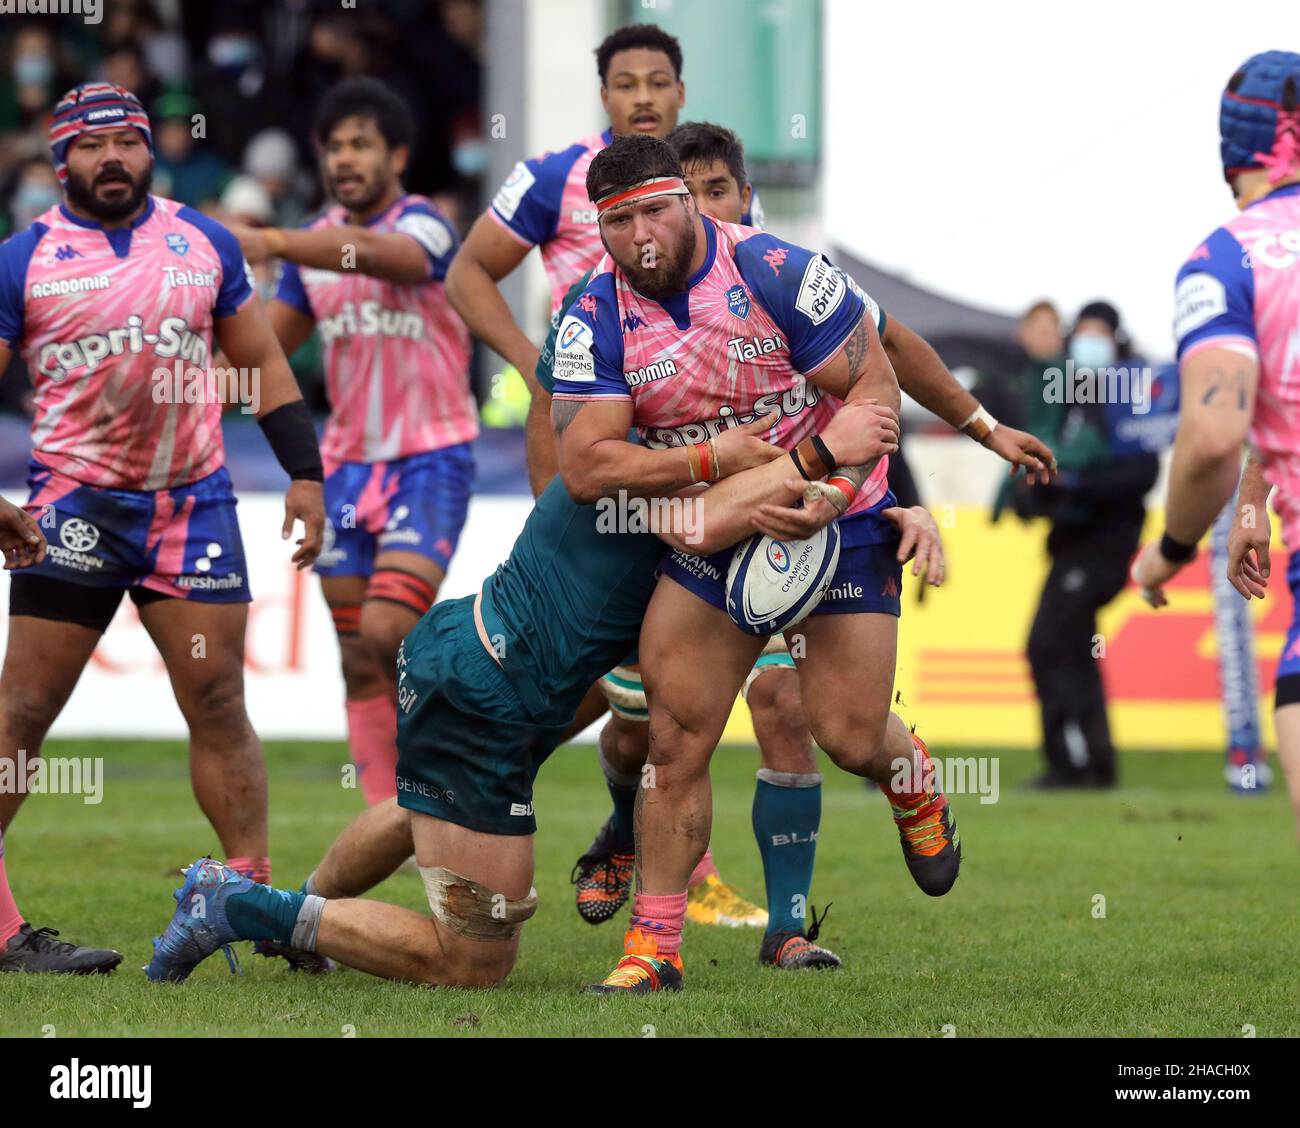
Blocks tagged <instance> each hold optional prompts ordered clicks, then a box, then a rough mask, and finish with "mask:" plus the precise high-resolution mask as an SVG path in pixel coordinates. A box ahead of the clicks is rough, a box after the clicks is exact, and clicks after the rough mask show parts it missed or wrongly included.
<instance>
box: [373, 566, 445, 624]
mask: <svg viewBox="0 0 1300 1128" xmlns="http://www.w3.org/2000/svg"><path fill="white" fill-rule="evenodd" d="M437 594H438V589H437V588H436V587H434V586H433V584H431V583H429V581H428V580H426V579H425V578H424V577H423V576H417V575H416V574H415V573H414V572H407V571H405V570H404V569H402V568H380V569H378V570H377V571H376V572H375V574H374V575H373V576H371V577H370V584H369V585H368V586H367V587H366V598H367V599H379V600H383V602H385V603H396V604H397V605H398V606H399V607H405V608H406V609H407V610H408V611H414V612H415V613H416V614H417V615H420V616H423V615H424V613H425V612H426V611H427V610H429V608H430V607H432V606H433V600H434V597H435V596H436V595H437Z"/></svg>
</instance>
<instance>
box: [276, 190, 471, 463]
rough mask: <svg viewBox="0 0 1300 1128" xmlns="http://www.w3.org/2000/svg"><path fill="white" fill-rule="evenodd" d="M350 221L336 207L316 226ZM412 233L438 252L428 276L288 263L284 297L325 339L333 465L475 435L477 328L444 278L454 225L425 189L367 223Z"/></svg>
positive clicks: (326, 450) (327, 442)
mask: <svg viewBox="0 0 1300 1128" xmlns="http://www.w3.org/2000/svg"><path fill="white" fill-rule="evenodd" d="M346 223H348V217H347V211H346V210H345V209H344V208H342V207H332V208H330V209H329V210H328V211H326V212H325V213H324V214H323V215H321V216H320V217H319V218H317V219H316V220H315V221H314V222H312V223H310V224H308V230H316V229H319V228H321V227H337V226H339V225H342V224H346ZM367 226H369V227H371V228H373V229H374V230H377V231H400V232H401V233H402V234H404V235H409V236H410V237H411V238H413V239H414V240H415V241H416V242H417V243H419V244H420V246H421V247H423V248H424V251H425V253H426V254H427V255H428V258H429V277H428V280H427V281H426V282H423V283H419V284H415V285H412V284H409V283H403V282H388V281H385V280H384V279H382V278H371V277H369V276H367V275H364V274H359V273H356V272H346V273H338V272H335V271H332V270H316V269H313V268H311V267H299V266H296V265H294V264H293V263H285V264H284V267H283V269H282V271H281V274H280V282H279V286H278V287H277V289H276V295H275V296H276V299H277V300H279V301H282V302H286V303H288V304H289V305H291V306H293V307H294V308H295V309H297V310H301V311H302V312H303V313H305V314H306V315H307V316H308V317H311V318H313V319H314V320H315V322H316V327H317V329H318V330H319V331H320V334H321V339H322V340H323V342H324V345H325V382H326V389H327V391H328V393H329V400H330V418H329V422H328V423H327V424H326V427H325V435H324V438H323V440H322V441H321V454H322V456H323V457H324V458H325V459H326V460H327V461H330V462H336V463H337V462H388V461H391V460H393V459H395V458H405V457H407V456H408V455H412V454H422V453H424V452H426V451H431V450H440V449H442V448H443V447H449V446H455V445H457V444H458V443H467V442H471V441H473V439H474V438H475V437H476V436H477V435H478V411H477V408H476V407H475V404H474V397H473V395H472V394H471V393H470V387H469V357H470V340H469V330H468V329H467V328H466V326H465V323H464V322H463V321H461V319H460V316H459V315H458V314H457V313H456V311H455V310H454V309H452V307H451V302H449V301H448V300H447V291H446V287H445V286H444V285H443V279H444V278H446V276H447V268H448V266H450V265H451V260H452V258H453V257H454V256H455V254H456V248H457V239H456V233H455V231H454V229H453V228H452V226H451V224H450V223H448V222H447V220H446V219H445V218H444V217H443V216H442V215H441V213H439V212H438V210H437V209H436V208H435V207H434V206H433V205H432V204H431V203H430V202H429V201H428V200H426V199H425V198H424V197H423V196H403V197H402V198H401V199H399V200H396V201H395V202H394V203H393V206H392V207H390V208H389V209H388V210H387V211H385V212H384V213H383V214H382V215H378V216H376V217H375V218H374V219H373V220H371V221H370V223H369V224H368V225H367Z"/></svg>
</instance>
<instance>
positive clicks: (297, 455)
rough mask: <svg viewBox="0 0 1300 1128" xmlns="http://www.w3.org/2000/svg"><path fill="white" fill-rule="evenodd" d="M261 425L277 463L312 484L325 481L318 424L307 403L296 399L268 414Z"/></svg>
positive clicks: (291, 474) (296, 476) (260, 421)
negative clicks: (317, 440) (317, 429)
mask: <svg viewBox="0 0 1300 1128" xmlns="http://www.w3.org/2000/svg"><path fill="white" fill-rule="evenodd" d="M257 422H258V425H259V426H260V427H261V428H262V434H264V435H265V436H266V441H267V442H268V443H270V444H271V450H272V451H273V452H274V454H275V457H276V460H277V461H278V462H279V463H280V465H281V466H282V467H284V472H285V473H286V474H288V475H289V477H290V478H293V479H295V480H302V481H308V482H323V481H324V480H325V469H324V467H323V466H322V465H321V460H320V444H319V443H317V442H316V425H315V424H314V423H313V422H312V421H311V412H310V411H309V410H308V409H307V405H306V403H304V402H303V401H302V400H300V399H298V400H292V401H290V402H289V403H286V404H282V405H281V406H280V407H277V408H276V409H275V410H274V411H268V412H267V413H266V414H265V415H263V416H262V417H261V418H260V419H259V420H258V421H257Z"/></svg>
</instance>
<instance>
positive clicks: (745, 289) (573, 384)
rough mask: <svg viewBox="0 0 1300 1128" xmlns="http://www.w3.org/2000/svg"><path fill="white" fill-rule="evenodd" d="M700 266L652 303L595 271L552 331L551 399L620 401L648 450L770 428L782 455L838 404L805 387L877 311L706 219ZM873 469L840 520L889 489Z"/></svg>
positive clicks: (765, 241)
mask: <svg viewBox="0 0 1300 1128" xmlns="http://www.w3.org/2000/svg"><path fill="white" fill-rule="evenodd" d="M703 220H704V231H705V236H706V238H707V240H708V248H707V254H706V256H705V259H704V263H703V265H702V266H701V267H700V269H699V270H698V271H697V272H696V274H695V275H694V276H693V277H692V278H691V279H690V280H689V281H688V283H687V289H686V290H685V291H683V292H682V293H680V294H675V295H673V296H672V298H671V299H670V300H669V301H668V302H667V304H660V303H659V302H658V301H656V300H654V299H653V298H647V297H645V296H643V295H642V294H639V293H637V291H636V290H634V289H633V288H632V286H631V284H630V283H629V282H628V280H627V278H626V277H625V276H624V274H623V272H622V271H621V270H619V269H618V267H617V266H616V265H615V264H614V262H613V260H612V259H610V258H609V257H606V258H604V259H603V260H602V261H601V263H600V265H599V266H598V267H597V268H596V273H595V274H594V275H593V277H592V280H591V283H590V285H589V286H588V287H587V289H586V291H585V292H584V293H583V294H582V296H581V297H580V298H578V300H577V302H576V303H575V304H574V306H573V307H572V308H571V309H570V311H569V313H568V315H567V316H566V317H565V319H564V321H563V322H562V323H561V325H560V332H559V338H558V340H557V343H556V350H555V389H554V392H553V395H554V397H555V398H556V399H570V400H590V399H604V398H611V397H612V398H619V399H630V400H631V401H632V404H633V423H634V425H635V426H636V428H637V431H638V433H639V434H640V436H641V438H642V440H643V441H644V442H645V444H646V445H647V446H650V447H655V448H660V449H662V448H666V447H672V446H687V445H689V444H692V443H698V442H704V441H706V440H707V439H709V438H710V437H711V436H714V435H717V434H719V433H720V432H721V431H722V430H724V429H727V428H731V427H738V426H741V425H742V424H745V423H749V422H752V421H753V419H754V418H755V417H756V416H757V415H760V414H771V415H773V416H774V420H775V422H774V429H773V430H772V431H771V432H768V433H765V436H764V437H765V438H767V439H768V441H769V442H772V443H775V444H776V445H777V446H780V447H782V448H784V449H786V450H792V449H794V447H796V446H797V445H798V444H799V443H800V442H802V441H803V440H804V439H806V438H808V437H809V436H810V435H814V434H817V433H818V432H819V431H821V430H823V429H824V428H825V427H826V425H827V423H828V422H829V421H830V419H831V417H832V416H833V415H834V414H835V412H836V411H837V410H838V409H839V407H840V405H841V402H842V401H841V400H839V399H838V398H836V397H835V396H831V395H827V394H826V393H825V392H823V391H821V390H820V389H819V388H817V387H816V386H815V385H814V384H813V383H812V382H811V381H809V380H807V379H805V377H806V376H811V375H815V374H816V373H817V372H818V371H819V370H820V369H821V368H823V367H824V366H825V365H826V364H827V362H828V361H830V360H831V359H832V358H833V357H834V356H835V354H836V353H837V352H839V350H840V347H841V346H842V345H843V344H844V342H845V341H846V340H847V339H848V337H849V334H850V333H852V332H853V330H854V329H855V328H856V327H857V325H858V322H859V321H860V320H861V318H862V316H863V315H864V312H865V313H867V314H868V315H869V316H871V317H873V318H875V319H876V323H877V327H878V328H879V329H881V330H882V331H883V328H884V323H883V320H882V315H881V313H880V311H879V309H878V308H877V307H876V304H875V303H874V302H873V301H872V300H871V299H870V298H869V297H866V296H865V295H864V294H862V292H861V291H860V290H858V289H857V288H856V287H854V286H851V285H850V284H849V281H848V278H847V277H846V276H845V275H844V274H843V273H842V272H841V271H840V270H839V269H838V268H837V267H835V266H833V265H832V264H831V263H830V261H829V260H827V259H826V258H825V256H823V255H820V254H816V253H814V252H812V251H808V250H805V249H804V248H802V247H798V246H795V245H794V244H793V243H787V242H785V241H784V240H781V239H778V238H777V237H776V236H775V235H771V234H768V233H767V232H762V231H757V230H755V229H754V228H752V227H742V226H740V225H739V224H732V223H718V222H715V221H714V220H711V219H709V218H708V217H707V216H705V217H703ZM888 468H889V460H888V459H887V458H882V459H881V460H880V462H879V463H878V464H877V465H876V468H875V469H874V470H873V471H872V474H871V477H870V478H868V479H867V481H866V482H865V483H864V484H863V487H862V489H861V490H860V491H859V492H858V496H857V497H856V498H855V499H854V501H853V504H852V506H851V507H850V508H849V513H850V514H855V513H859V512H862V511H863V510H865V509H869V508H870V507H871V506H873V505H875V504H876V503H877V502H879V501H880V499H881V498H882V497H884V495H885V492H886V491H887V489H888V484H887V482H886V481H885V476H886V473H887V472H888Z"/></svg>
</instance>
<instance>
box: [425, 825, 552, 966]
mask: <svg viewBox="0 0 1300 1128" xmlns="http://www.w3.org/2000/svg"><path fill="white" fill-rule="evenodd" d="M411 833H412V836H413V838H414V840H415V860H416V864H417V865H419V867H420V870H421V877H422V878H424V880H425V886H426V890H428V886H429V882H430V881H431V880H434V881H437V880H444V881H447V880H450V881H451V883H452V884H453V885H455V884H456V883H455V881H454V878H448V877H445V876H435V875H431V874H429V873H427V872H426V871H427V870H430V869H434V868H441V869H445V870H448V871H450V874H451V875H454V876H455V877H460V878H465V879H467V880H468V881H469V882H470V883H472V884H473V886H474V889H475V891H476V896H477V897H478V898H479V899H480V900H481V902H486V905H485V906H484V907H483V908H482V909H479V910H477V911H479V912H485V913H486V915H487V917H488V921H487V922H480V923H479V927H478V928H477V929H475V930H476V931H479V930H481V929H482V928H483V927H484V926H486V927H487V928H489V929H490V928H492V927H493V923H495V925H496V927H498V928H500V929H501V931H503V932H504V931H507V929H506V927H505V926H506V924H507V922H506V921H505V920H504V919H503V918H504V917H505V916H506V915H508V913H509V910H510V906H511V904H512V903H514V902H522V901H525V900H526V899H527V898H528V897H529V895H530V894H531V893H532V891H533V836H532V835H531V834H521V835H502V834H486V833H483V832H482V831H477V830H471V829H470V828H469V827H466V826H462V825H460V824H458V823H454V822H449V821H447V820H444V819H439V818H435V817H434V816H432V815H427V814H424V813H423V812H420V811H412V812H411ZM458 902H459V903H458ZM448 907H449V908H450V909H451V910H452V912H454V913H457V915H468V914H469V913H470V912H473V911H476V910H474V909H473V908H472V906H471V903H470V902H469V900H468V894H466V893H465V892H464V891H462V890H456V891H453V892H452V893H450V894H449V895H448ZM430 909H431V911H432V910H433V905H432V902H431V904H430ZM434 917H435V920H436V922H437V926H436V929H435V931H436V935H437V943H438V944H439V946H440V948H441V952H440V955H441V956H442V958H443V959H446V960H448V961H450V962H451V963H452V964H453V965H454V966H455V967H456V968H457V969H458V971H459V973H460V974H459V975H458V978H459V979H460V981H462V982H468V983H472V984H477V985H481V986H490V985H491V984H492V983H496V982H500V980H501V979H504V978H505V976H506V974H507V973H508V972H509V970H510V968H511V967H513V966H514V962H515V958H516V957H517V955H518V952H519V936H518V931H519V929H518V928H516V929H514V930H513V931H514V932H515V935H514V936H511V937H503V938H500V939H487V938H477V937H472V936H469V935H466V934H465V932H464V931H461V930H460V928H459V927H458V926H456V925H454V924H451V923H448V920H447V919H439V917H438V914H437V912H436V911H435V913H434Z"/></svg>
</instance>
